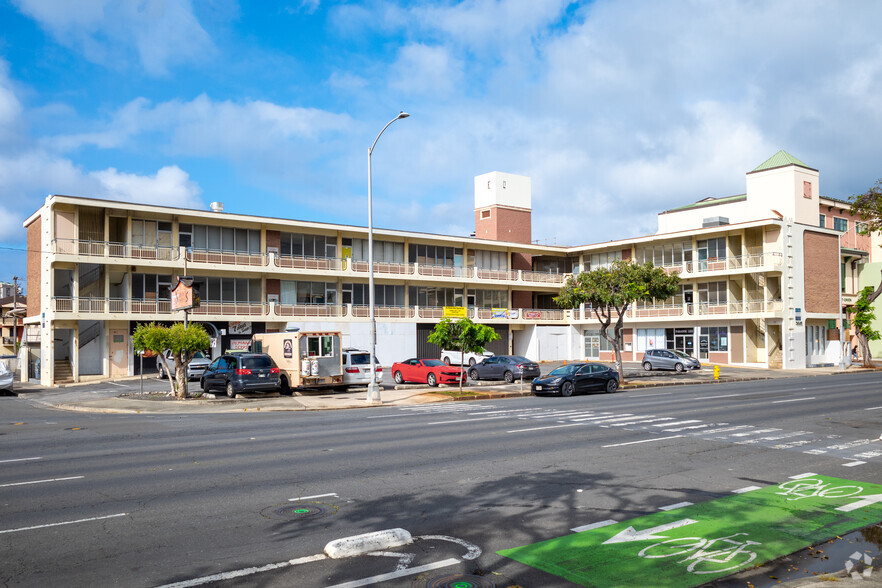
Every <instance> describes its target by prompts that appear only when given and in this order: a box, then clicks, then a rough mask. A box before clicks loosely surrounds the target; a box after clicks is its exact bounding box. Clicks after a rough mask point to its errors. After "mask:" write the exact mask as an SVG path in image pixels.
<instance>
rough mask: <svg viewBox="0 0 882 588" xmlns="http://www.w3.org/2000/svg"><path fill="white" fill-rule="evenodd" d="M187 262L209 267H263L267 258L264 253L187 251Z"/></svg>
mask: <svg viewBox="0 0 882 588" xmlns="http://www.w3.org/2000/svg"><path fill="white" fill-rule="evenodd" d="M186 252H187V261H188V262H190V263H205V264H211V265H240V266H246V267H264V266H266V265H267V261H268V257H267V255H266V254H265V253H249V252H245V251H238V252H237V251H209V250H201V249H187V250H186Z"/></svg>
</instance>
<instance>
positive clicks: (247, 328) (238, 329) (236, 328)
mask: <svg viewBox="0 0 882 588" xmlns="http://www.w3.org/2000/svg"><path fill="white" fill-rule="evenodd" d="M250 334H251V322H249V321H241V322H231V323H230V335H250Z"/></svg>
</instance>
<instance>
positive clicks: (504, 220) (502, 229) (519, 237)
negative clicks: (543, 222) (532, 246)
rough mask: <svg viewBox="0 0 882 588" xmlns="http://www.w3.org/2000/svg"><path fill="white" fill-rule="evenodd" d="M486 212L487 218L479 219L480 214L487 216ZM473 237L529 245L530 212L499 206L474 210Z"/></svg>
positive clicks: (530, 231) (530, 235) (530, 237)
mask: <svg viewBox="0 0 882 588" xmlns="http://www.w3.org/2000/svg"><path fill="white" fill-rule="evenodd" d="M488 210H489V212H490V216H489V218H481V217H482V213H483V214H487V211H488ZM475 237H477V238H478V239H492V240H494V241H511V242H513V243H527V244H529V243H530V241H531V239H532V230H531V212H530V211H529V210H526V209H523V208H504V207H501V206H491V207H490V208H489V209H488V208H483V209H479V210H475Z"/></svg>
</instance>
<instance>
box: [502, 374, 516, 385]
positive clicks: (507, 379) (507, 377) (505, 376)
mask: <svg viewBox="0 0 882 588" xmlns="http://www.w3.org/2000/svg"><path fill="white" fill-rule="evenodd" d="M502 378H503V379H504V380H505V383H506V384H511V383H512V382H514V374H513V373H511V372H508V371H507V372H505V373H504V374H503V375H502Z"/></svg>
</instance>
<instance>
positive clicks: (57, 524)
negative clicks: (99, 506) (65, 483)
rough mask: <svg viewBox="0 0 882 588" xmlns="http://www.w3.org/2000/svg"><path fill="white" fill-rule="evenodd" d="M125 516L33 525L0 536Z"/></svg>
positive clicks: (5, 530)
mask: <svg viewBox="0 0 882 588" xmlns="http://www.w3.org/2000/svg"><path fill="white" fill-rule="evenodd" d="M127 514H129V513H127V512H121V513H117V514H112V515H107V516H103V517H91V518H88V519H79V520H76V521H64V522H61V523H46V524H45V525H34V526H33V527H21V528H19V529H4V530H2V531H0V534H3V533H18V532H19V531H33V530H34V529H46V528H48V527H60V526H61V525H75V524H77V523H89V522H92V521H103V520H104V519H113V518H116V517H124V516H126V515H127Z"/></svg>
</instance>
